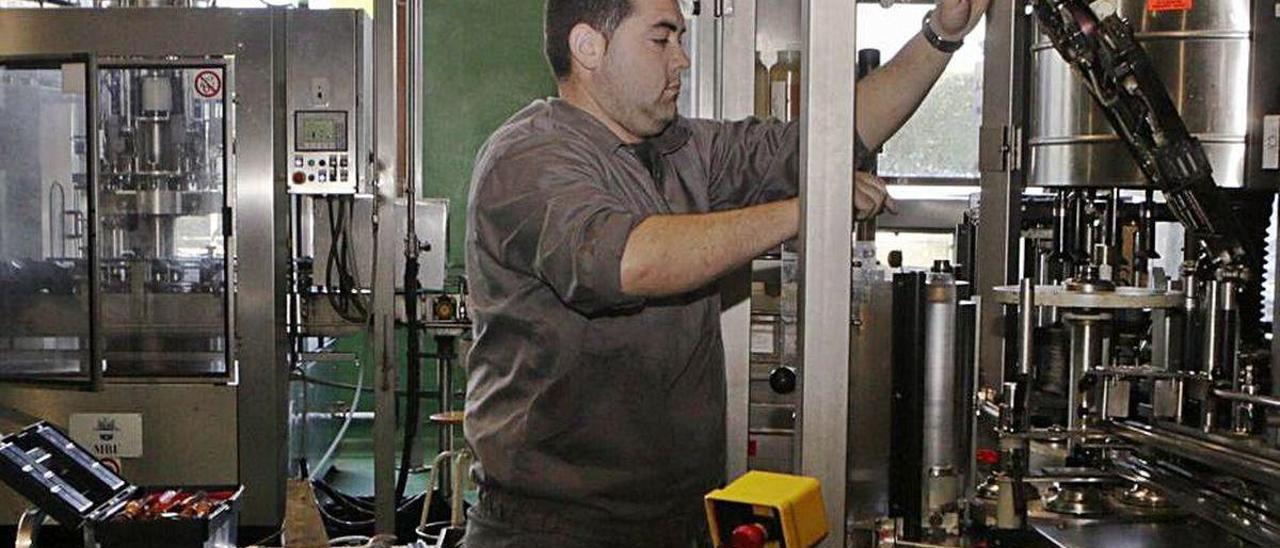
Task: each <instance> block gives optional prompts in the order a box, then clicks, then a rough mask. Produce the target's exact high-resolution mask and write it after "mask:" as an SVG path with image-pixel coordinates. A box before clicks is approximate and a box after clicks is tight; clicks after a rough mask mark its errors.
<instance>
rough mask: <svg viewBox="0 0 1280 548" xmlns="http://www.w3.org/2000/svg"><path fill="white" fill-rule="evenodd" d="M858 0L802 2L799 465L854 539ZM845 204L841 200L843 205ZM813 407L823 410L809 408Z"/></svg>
mask: <svg viewBox="0 0 1280 548" xmlns="http://www.w3.org/2000/svg"><path fill="white" fill-rule="evenodd" d="M856 7H857V4H856V3H854V2H847V1H845V0H810V1H808V2H804V3H803V5H802V10H801V17H800V20H801V25H802V34H803V37H804V51H805V55H804V59H803V62H804V68H803V69H802V71H801V74H802V81H801V99H800V100H801V112H800V165H801V166H802V167H801V169H802V171H801V176H800V211H801V221H800V250H801V252H800V268H799V270H800V341H799V350H800V356H801V357H802V360H803V362H804V364H805V367H804V374H803V375H801V376H800V390H801V402H802V405H801V407H800V413H799V431H800V433H801V439H800V443H799V449H800V454H799V457H800V458H799V459H798V461H799V463H800V470H801V473H803V474H804V475H806V476H810V477H814V478H817V479H818V481H819V482H821V484H822V485H823V486H825V489H824V490H823V499H824V502H825V504H826V511H827V524H828V527H829V528H831V529H832V534H829V535H828V536H827V539H826V540H825V541H824V542H823V543H822V544H821V546H844V545H846V543H847V539H846V526H845V506H846V503H847V500H846V498H847V493H846V492H847V489H848V479H849V478H848V476H849V473H848V448H849V447H848V429H849V377H850V374H849V370H850V367H851V365H852V364H851V363H850V356H849V303H850V298H851V287H850V277H849V265H850V260H851V254H852V249H851V243H852V242H851V240H852V232H853V207H852V204H853V185H852V184H851V181H853V166H854V152H853V146H852V145H853V142H852V141H853V135H854V131H855V129H854V128H855V127H856V125H855V120H854V118H855V112H854V97H855V87H854V80H855V78H854V64H855V61H856V59H857V47H856V42H857V41H856V35H857V25H856V17H857V10H856ZM842 206H843V207H842ZM807 410H815V411H816V410H820V411H817V412H814V413H808V412H806V411H807Z"/></svg>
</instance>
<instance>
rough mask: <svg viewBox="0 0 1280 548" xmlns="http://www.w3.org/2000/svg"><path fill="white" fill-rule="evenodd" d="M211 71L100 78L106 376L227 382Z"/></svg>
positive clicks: (219, 168)
mask: <svg viewBox="0 0 1280 548" xmlns="http://www.w3.org/2000/svg"><path fill="white" fill-rule="evenodd" d="M224 82H225V74H224V70H223V69H222V68H221V67H192V68H188V67H182V68H170V67H148V68H137V67H122V68H115V67H112V68H104V69H103V70H102V71H101V77H100V78H99V89H98V100H99V108H98V112H99V117H100V133H99V137H100V139H101V140H102V141H101V144H102V146H101V158H100V159H99V162H100V166H101V175H100V177H99V180H100V182H101V183H100V192H99V199H98V201H99V218H100V226H101V233H100V234H101V235H100V236H99V242H100V243H99V250H100V251H99V254H100V259H101V264H102V272H101V275H102V291H103V298H102V303H103V304H102V306H103V318H104V322H103V329H104V337H105V344H106V348H105V351H104V354H103V358H104V359H105V361H106V374H107V375H109V376H117V377H119V376H127V377H138V376H146V377H182V376H200V375H212V376H217V375H224V374H225V373H226V371H227V350H226V349H227V336H226V335H227V275H226V273H227V267H226V255H227V250H226V236H227V235H226V234H224V233H223V218H222V215H223V210H224V208H225V206H226V192H227V184H226V153H227V149H226V135H225V131H226V105H225V101H224V97H225V96H226V94H225V93H224V90H223V86H224Z"/></svg>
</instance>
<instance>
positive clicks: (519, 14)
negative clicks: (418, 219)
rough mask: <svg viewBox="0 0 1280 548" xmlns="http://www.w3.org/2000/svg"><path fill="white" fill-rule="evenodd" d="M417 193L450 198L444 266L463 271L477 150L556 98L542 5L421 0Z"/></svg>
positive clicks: (526, 0) (520, 0)
mask: <svg viewBox="0 0 1280 548" xmlns="http://www.w3.org/2000/svg"><path fill="white" fill-rule="evenodd" d="M425 2H426V11H425V25H424V26H425V32H426V37H425V40H424V43H425V44H426V46H425V47H426V52H425V54H424V55H423V58H424V60H425V62H426V66H425V68H424V72H425V73H426V93H427V98H426V100H427V104H426V109H425V111H426V112H425V115H426V130H425V141H426V142H425V143H424V146H425V147H426V158H425V162H424V163H425V166H424V167H425V176H426V183H425V184H424V187H425V188H424V190H423V194H424V195H425V196H427V197H433V198H448V199H449V200H450V208H449V209H450V211H449V267H450V273H451V274H460V273H462V271H463V260H464V253H463V247H464V245H465V241H466V240H465V232H464V231H465V229H466V207H467V206H466V201H467V188H468V186H469V184H470V181H471V167H472V164H473V162H474V161H475V156H476V152H477V151H479V149H480V146H481V145H483V144H484V141H485V139H487V138H488V137H489V134H490V133H492V132H493V130H495V129H497V127H498V126H499V125H501V124H502V122H503V121H505V120H506V119H507V118H509V117H510V116H511V115H512V114H514V113H515V112H516V111H517V110H519V109H520V108H521V107H523V106H525V105H527V104H529V102H530V101H532V100H534V99H538V98H542V97H548V96H551V95H554V94H555V80H554V79H553V78H552V76H551V69H550V68H548V67H547V64H546V61H545V59H544V58H543V56H542V9H543V0H425Z"/></svg>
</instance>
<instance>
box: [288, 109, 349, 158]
mask: <svg viewBox="0 0 1280 548" xmlns="http://www.w3.org/2000/svg"><path fill="white" fill-rule="evenodd" d="M293 142H294V148H296V149H297V150H298V151H301V152H342V151H346V150H347V113H346V111H307V112H297V113H295V114H294V138H293Z"/></svg>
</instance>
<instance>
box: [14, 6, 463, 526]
mask: <svg viewBox="0 0 1280 548" xmlns="http://www.w3.org/2000/svg"><path fill="white" fill-rule="evenodd" d="M371 26H372V25H371V21H370V19H369V17H368V16H367V15H366V14H364V13H363V12H362V11H359V10H326V11H309V10H283V9H250V10H235V9H177V8H171V7H164V8H159V7H157V8H115V7H113V8H102V9H97V8H95V9H89V8H85V9H5V10H0V317H3V318H4V320H3V321H0V379H3V382H0V406H3V408H4V409H5V413H4V429H5V430H6V431H15V430H18V429H19V428H21V427H22V426H25V425H26V424H30V423H33V422H36V421H37V420H47V421H49V422H51V423H53V424H57V425H59V426H62V427H64V428H67V429H68V430H69V433H70V434H71V436H72V438H74V439H75V440H76V441H77V442H79V443H81V444H82V445H84V446H85V447H87V448H89V449H91V450H92V451H93V452H94V454H95V456H97V457H99V458H104V459H108V460H109V461H110V462H111V465H112V466H114V467H116V468H117V469H118V470H117V472H122V473H123V474H124V475H126V476H129V477H131V478H132V479H134V480H135V481H138V482H139V483H140V484H145V485H217V484H227V485H235V484H243V485H245V486H246V490H245V497H244V504H245V511H244V516H243V519H242V523H244V524H246V525H249V526H257V527H275V526H277V525H278V524H279V521H280V519H281V518H282V517H283V509H284V489H285V479H286V478H287V477H288V467H287V462H288V459H289V457H290V455H289V451H290V446H289V445H288V444H285V443H262V440H264V439H268V440H284V439H286V438H287V436H288V432H289V428H290V419H291V418H294V419H295V422H297V421H303V420H306V419H307V418H311V419H312V421H313V422H314V421H315V419H314V417H315V416H316V415H320V416H324V417H330V415H331V414H329V413H308V411H309V409H305V408H303V406H304V404H305V403H306V401H305V400H302V401H299V402H292V405H291V401H290V387H289V379H290V370H291V365H294V364H299V363H301V362H306V361H307V360H303V359H300V358H298V356H297V351H298V350H310V349H312V348H314V347H315V343H314V342H312V343H308V344H309V345H308V344H303V343H302V342H297V341H299V340H300V339H301V338H302V337H303V336H304V334H306V333H307V332H308V330H316V331H321V332H324V333H329V332H328V331H324V328H322V327H321V328H315V329H312V328H311V327H309V326H305V327H304V326H302V325H301V324H300V322H301V321H302V319H301V318H302V317H303V314H302V313H301V308H302V305H301V304H299V303H302V302H304V301H305V302H308V303H310V302H319V301H325V299H323V298H313V297H314V296H315V295H317V294H325V293H332V292H333V290H331V289H328V288H333V287H336V286H338V285H340V284H337V283H330V282H331V278H330V277H327V276H325V275H324V272H323V271H322V272H320V273H319V274H317V275H316V277H315V278H314V279H311V278H310V277H308V278H307V279H306V283H305V285H298V284H295V283H294V280H295V279H300V278H296V277H295V276H298V272H299V271H300V270H301V269H300V267H297V265H300V264H311V263H312V262H314V261H312V260H311V259H310V258H311V257H313V256H314V255H315V253H314V252H313V251H312V249H313V248H314V247H315V245H316V244H315V243H314V241H313V238H311V237H310V236H311V234H312V231H311V230H310V229H309V227H310V226H311V219H312V218H313V217H314V216H315V215H313V213H312V212H311V208H313V207H314V208H317V209H319V208H322V207H323V206H324V205H325V204H326V203H327V201H332V202H334V203H348V202H350V201H351V200H352V198H350V197H349V196H350V195H352V194H355V193H356V192H357V191H358V190H360V191H365V189H366V188H367V184H366V183H367V181H368V179H369V174H368V169H369V168H368V166H369V161H370V158H371V150H372V142H371V141H372V140H371V137H370V136H371V131H372V127H371V126H372V124H371V115H370V110H371V106H370V105H371V103H372V101H371V85H372V84H371V82H372V78H371V62H370V60H369V59H370V57H369V56H370V55H371V40H372V35H371ZM327 196H337V197H336V198H332V199H329V198H325V197H327ZM347 209H350V208H347ZM320 211H321V212H322V213H320V214H318V215H324V212H325V211H326V210H324V209H320ZM368 215H369V213H368V211H367V210H366V213H365V216H366V217H365V218H362V219H349V220H348V224H349V225H354V226H367V216H368ZM303 224H306V225H307V226H308V231H307V232H306V236H307V238H306V239H305V240H304V239H302V237H300V236H298V233H300V232H301V230H298V229H297V227H300V226H302V225H303ZM442 224H443V218H441V225H442ZM441 232H442V230H441ZM332 233H333V234H337V235H338V237H341V238H346V237H347V236H346V234H347V233H346V232H343V231H340V230H335V231H333V232H332ZM328 241H329V240H323V239H322V240H321V241H320V243H319V244H318V245H325V244H326V242H328ZM440 247H441V249H443V246H440ZM327 249H328V248H326V250H327ZM322 260H323V258H322ZM362 260H365V261H369V260H370V259H362ZM322 264H323V263H322ZM352 268H354V266H353V267H352ZM336 278H337V276H336V275H334V276H332V279H334V280H336ZM359 291H361V289H360V288H358V287H346V292H347V293H348V296H350V295H349V294H351V293H354V292H359ZM290 295H294V296H296V298H291V297H290ZM309 308H313V307H309ZM317 315H320V316H324V315H323V314H319V313H317ZM324 317H327V316H324ZM313 319H314V318H313ZM316 322H317V323H321V324H323V322H322V321H320V320H316ZM348 331H350V329H348ZM312 341H314V339H312ZM295 342H297V344H295ZM304 365H306V364H305V363H303V364H302V365H299V366H298V367H300V368H301V367H303V366H304ZM329 367H332V365H330V366H329ZM338 418H340V417H338ZM321 422H328V423H330V424H332V423H334V422H336V421H334V420H333V417H330V418H328V420H327V421H321ZM320 437H322V436H321V435H319V434H317V435H316V436H315V438H320ZM317 445H319V444H317ZM295 457H296V455H295ZM2 499H3V502H2V504H0V508H2V509H3V518H2V519H3V520H4V521H5V522H6V523H13V520H14V519H15V518H16V517H17V515H18V514H19V513H20V512H21V510H22V509H23V507H24V506H25V503H24V502H23V501H21V499H20V498H18V497H15V496H14V495H13V494H12V493H9V492H7V490H6V493H4V495H3V497H2Z"/></svg>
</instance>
